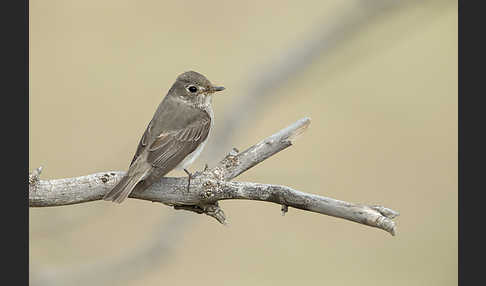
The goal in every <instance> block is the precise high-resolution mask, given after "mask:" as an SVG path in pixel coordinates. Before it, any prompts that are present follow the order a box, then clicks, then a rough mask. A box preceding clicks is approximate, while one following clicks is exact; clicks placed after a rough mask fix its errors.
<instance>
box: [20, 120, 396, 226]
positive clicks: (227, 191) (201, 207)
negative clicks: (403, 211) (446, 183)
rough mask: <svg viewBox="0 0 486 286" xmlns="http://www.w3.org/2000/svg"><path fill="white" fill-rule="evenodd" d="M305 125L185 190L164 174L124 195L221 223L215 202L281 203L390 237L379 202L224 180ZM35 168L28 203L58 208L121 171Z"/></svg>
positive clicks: (89, 194)
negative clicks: (65, 174)
mask: <svg viewBox="0 0 486 286" xmlns="http://www.w3.org/2000/svg"><path fill="white" fill-rule="evenodd" d="M309 124H310V119H309V118H303V119H301V120H299V121H297V122H295V123H294V124H292V125H290V126H288V127H286V128H284V129H282V130H280V131H279V132H277V133H275V134H274V135H272V136H270V137H268V138H266V139H264V140H263V141H261V142H259V143H257V144H255V145H253V146H252V147H250V148H248V149H247V150H245V151H243V152H241V153H240V152H238V151H237V150H236V149H233V150H232V151H231V152H230V153H229V154H228V155H227V156H226V157H225V158H223V160H221V161H220V162H219V163H218V164H217V165H216V166H215V167H214V168H209V169H207V170H205V171H203V172H196V173H195V174H193V178H192V179H191V184H190V188H187V184H188V181H187V177H183V178H174V177H164V178H161V180H160V181H159V182H156V183H154V184H153V185H152V186H150V187H149V188H147V189H146V190H144V191H141V192H134V193H132V194H130V196H129V197H130V198H134V199H141V200H147V201H152V202H160V203H163V204H166V205H169V206H173V207H174V208H175V209H183V210H188V211H193V212H196V213H204V214H207V215H209V216H212V217H214V218H215V219H217V220H218V221H219V222H220V223H223V224H224V223H226V216H225V214H224V212H223V210H222V209H221V208H220V207H219V205H218V201H220V200H229V199H244V200H257V201H267V202H272V203H276V204H279V205H282V212H283V213H285V212H287V211H288V207H293V208H297V209H301V210H306V211H312V212H316V213H320V214H325V215H330V216H334V217H339V218H344V219H346V220H350V221H354V222H358V223H361V224H365V225H368V226H372V227H377V228H380V229H383V230H385V231H387V232H389V233H390V234H392V235H395V233H396V226H395V222H394V221H393V220H392V219H393V218H395V217H396V216H398V213H397V212H395V211H393V210H391V209H388V208H385V207H382V206H377V205H364V204H353V203H348V202H344V201H340V200H336V199H332V198H327V197H323V196H318V195H313V194H308V193H304V192H300V191H297V190H294V189H292V188H289V187H286V186H280V185H271V184H258V183H251V182H230V180H231V179H233V178H235V177H237V176H239V175H240V174H241V173H243V172H245V171H246V170H248V169H250V168H252V167H253V166H255V165H257V164H258V163H260V162H262V161H264V160H265V159H267V158H269V157H271V156H273V155H274V154H276V153H278V152H280V151H281V150H283V149H285V148H287V147H289V146H291V145H292V143H293V142H294V140H295V138H296V137H297V136H299V135H300V134H301V133H303V132H304V131H305V130H306V128H307V127H308V126H309ZM41 170H42V168H38V169H36V170H34V171H33V172H32V173H31V174H29V205H30V207H49V206H62V205H70V204H78V203H84V202H90V201H96V200H100V199H102V197H103V195H104V194H105V193H106V192H108V191H110V190H111V188H113V187H114V186H115V185H116V184H117V183H118V182H119V180H120V179H121V178H122V177H123V176H124V175H125V172H122V171H109V172H101V173H95V174H91V175H86V176H81V177H75V178H65V179H53V180H41V179H40V177H39V176H40V172H41Z"/></svg>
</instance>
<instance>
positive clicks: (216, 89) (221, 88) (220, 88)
mask: <svg viewBox="0 0 486 286" xmlns="http://www.w3.org/2000/svg"><path fill="white" fill-rule="evenodd" d="M222 90H224V86H213V87H212V88H211V91H212V92H216V91H222Z"/></svg>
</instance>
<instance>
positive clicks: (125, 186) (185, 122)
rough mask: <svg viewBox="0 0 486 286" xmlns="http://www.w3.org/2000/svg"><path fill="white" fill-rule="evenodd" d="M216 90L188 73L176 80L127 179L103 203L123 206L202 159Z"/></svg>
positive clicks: (148, 130)
mask: <svg viewBox="0 0 486 286" xmlns="http://www.w3.org/2000/svg"><path fill="white" fill-rule="evenodd" d="M223 89H224V88H223V87H217V86H213V85H212V84H211V82H210V81H209V80H208V79H206V78H205V77H204V76H203V75H201V74H199V73H197V72H193V71H189V72H185V73H183V74H181V75H180V76H178V77H177V79H176V81H175V82H174V84H173V85H172V87H171V88H170V90H169V92H168V93H167V95H166V96H165V97H164V99H163V100H162V102H161V103H160V104H159V106H158V108H157V110H156V112H155V114H154V116H153V118H152V120H151V121H150V123H149V124H148V126H147V128H146V129H145V132H144V134H143V136H142V138H141V139H140V142H139V144H138V147H137V151H136V152H135V156H134V157H133V159H132V162H131V164H130V167H129V169H128V172H127V174H126V175H125V177H123V178H122V179H121V181H120V182H119V183H118V184H117V185H116V186H115V187H114V188H113V189H112V190H111V191H110V192H108V193H107V194H106V195H105V196H104V197H103V199H104V200H107V201H113V202H116V203H121V202H123V201H124V200H125V199H126V198H127V197H128V196H129V195H130V193H131V192H132V191H133V190H134V189H137V191H141V190H143V189H146V188H147V187H149V186H150V185H151V184H153V183H154V182H156V181H157V180H159V179H160V178H161V177H162V176H164V175H165V174H167V173H168V172H170V171H171V170H173V169H174V168H176V167H178V168H185V167H187V166H188V165H189V164H191V163H192V161H193V160H194V159H195V158H196V157H197V156H198V155H199V153H200V152H201V150H202V148H203V147H204V144H205V143H206V140H207V138H208V135H209V132H210V130H211V128H212V125H213V111H212V107H211V95H212V94H213V93H214V92H216V91H221V90H223Z"/></svg>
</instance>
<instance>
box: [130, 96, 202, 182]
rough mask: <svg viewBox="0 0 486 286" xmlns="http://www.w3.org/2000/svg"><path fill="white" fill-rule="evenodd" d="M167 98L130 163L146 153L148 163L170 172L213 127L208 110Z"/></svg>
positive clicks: (162, 171)
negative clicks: (189, 115)
mask: <svg viewBox="0 0 486 286" xmlns="http://www.w3.org/2000/svg"><path fill="white" fill-rule="evenodd" d="M164 101H165V102H162V104H161V105H160V106H159V108H158V110H157V112H156V114H155V115H154V118H152V120H151V121H150V123H149V124H148V126H147V128H146V129H145V132H144V134H143V136H142V138H141V139H140V142H139V144H138V147H137V151H136V152H135V156H134V157H133V160H132V162H131V163H130V166H131V165H132V164H133V163H134V162H135V160H136V159H137V157H138V156H140V154H142V153H143V152H147V153H148V154H147V159H146V160H147V163H150V164H151V165H152V166H154V167H157V168H159V173H162V174H164V173H167V172H169V171H170V170H172V169H174V168H175V167H176V166H177V165H178V164H179V163H180V162H181V161H182V160H184V158H185V157H186V156H187V155H189V154H190V153H192V152H193V151H194V150H195V149H196V148H197V147H198V146H199V144H201V143H202V142H204V140H206V138H207V136H208V134H209V130H210V127H211V117H210V116H209V114H208V113H207V112H205V111H203V110H200V109H197V110H195V108H194V107H189V106H186V105H181V104H180V102H178V101H175V100H172V99H171V98H167V99H166V100H164ZM188 114H191V117H190V118H188V117H187V116H188Z"/></svg>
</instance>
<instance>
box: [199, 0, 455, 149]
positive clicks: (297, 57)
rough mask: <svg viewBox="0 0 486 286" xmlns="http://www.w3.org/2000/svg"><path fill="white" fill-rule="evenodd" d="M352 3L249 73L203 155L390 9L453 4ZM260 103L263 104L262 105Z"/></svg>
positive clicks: (442, 0) (443, 0) (406, 0)
mask: <svg viewBox="0 0 486 286" xmlns="http://www.w3.org/2000/svg"><path fill="white" fill-rule="evenodd" d="M355 2H356V4H355V5H352V6H351V8H350V9H349V10H348V11H346V12H344V13H343V14H342V15H341V16H340V19H341V20H340V21H337V22H331V23H330V22H329V21H325V20H324V21H323V22H322V24H319V25H318V26H317V27H315V28H313V29H312V31H310V32H309V35H308V36H307V37H306V38H302V39H297V40H296V41H295V42H294V44H293V45H292V47H291V48H290V49H288V50H284V51H283V52H282V53H281V54H279V55H278V57H277V58H274V59H273V61H271V62H270V63H266V64H263V65H258V66H257V67H256V68H255V69H254V70H253V71H252V72H251V73H250V74H251V76H249V79H248V80H247V83H246V84H245V86H246V88H247V93H246V95H245V96H243V97H240V98H239V100H236V101H235V102H234V103H233V104H232V107H229V108H227V110H230V111H229V112H228V113H229V115H228V116H226V117H225V120H224V121H223V122H224V125H223V126H221V127H220V128H217V129H216V130H215V137H216V138H218V141H217V142H218V143H217V144H218V146H217V148H211V149H210V150H209V152H204V153H203V154H202V157H203V158H211V157H213V156H214V155H215V153H216V152H218V150H221V148H223V150H226V149H228V148H229V141H230V139H231V138H232V136H233V135H234V130H241V128H243V129H244V128H245V127H244V126H248V124H249V123H250V122H249V120H251V119H252V118H256V116H255V114H257V113H258V112H260V111H261V110H262V108H261V107H262V106H266V107H267V108H268V103H271V101H270V100H269V98H271V97H272V96H274V95H277V94H278V92H276V91H278V90H279V88H280V87H281V86H283V85H284V84H288V83H289V82H290V81H292V79H295V78H297V77H298V76H299V74H301V73H303V72H304V71H305V70H306V69H307V68H309V66H311V65H312V64H313V63H314V62H315V61H317V60H318V59H322V57H327V56H330V55H331V54H332V53H333V52H334V51H336V50H337V48H339V47H342V46H343V45H345V44H346V43H348V42H349V41H350V40H351V39H353V38H354V37H356V36H357V35H359V32H361V31H362V30H364V29H366V28H367V27H368V26H369V25H370V24H371V23H373V22H374V21H377V20H378V19H379V18H380V17H382V16H390V14H392V12H398V11H401V10H403V9H404V8H407V6H414V5H415V6H423V5H425V4H427V3H429V4H430V3H433V4H434V6H437V7H435V8H443V7H445V6H448V5H451V4H454V3H455V1H451V0H426V1H418V0H373V1H363V0H357V1H355ZM422 20H426V21H430V20H431V19H422ZM401 35H402V36H403V35H406V33H401ZM263 102H265V104H266V105H265V104H262V103H263ZM239 109H244V110H245V111H246V112H232V110H239ZM208 147H209V146H208ZM204 156H207V157H204Z"/></svg>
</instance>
